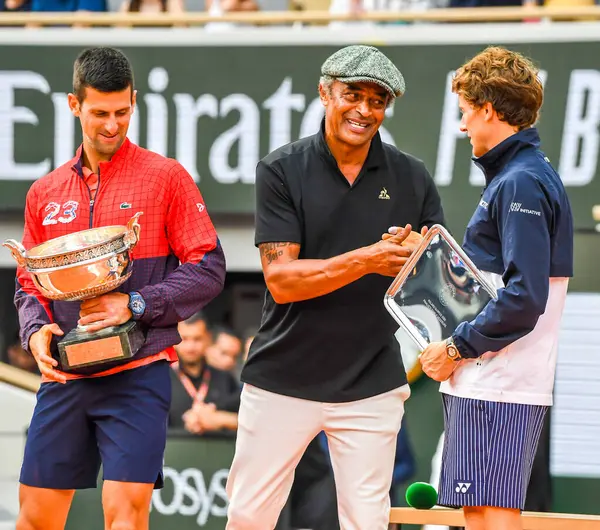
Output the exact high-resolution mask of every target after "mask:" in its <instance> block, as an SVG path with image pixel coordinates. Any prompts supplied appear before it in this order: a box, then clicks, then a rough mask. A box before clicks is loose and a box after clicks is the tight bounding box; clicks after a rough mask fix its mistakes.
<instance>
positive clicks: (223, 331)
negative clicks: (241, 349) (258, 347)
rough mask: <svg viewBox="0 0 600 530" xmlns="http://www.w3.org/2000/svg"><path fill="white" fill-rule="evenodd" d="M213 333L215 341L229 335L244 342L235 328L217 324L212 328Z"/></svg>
mask: <svg viewBox="0 0 600 530" xmlns="http://www.w3.org/2000/svg"><path fill="white" fill-rule="evenodd" d="M211 332H212V336H213V337H214V339H215V340H217V339H218V338H219V335H229V336H230V337H233V338H234V339H237V340H239V341H240V342H243V341H242V338H241V337H240V336H239V335H238V334H237V333H236V332H235V331H234V330H233V328H231V327H229V326H227V325H225V324H216V325H215V326H213V327H212V328H211Z"/></svg>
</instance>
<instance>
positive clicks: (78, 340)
mask: <svg viewBox="0 0 600 530" xmlns="http://www.w3.org/2000/svg"><path fill="white" fill-rule="evenodd" d="M141 215H142V212H138V213H136V214H135V215H134V216H133V217H132V218H131V219H130V220H129V222H128V223H127V225H126V226H103V227H100V228H91V229H89V230H82V231H80V232H74V233H72V234H67V235H65V236H61V237H57V238H54V239H50V240H49V241H46V242H45V243H42V244H40V245H37V246H35V247H33V248H31V249H29V250H26V249H25V248H24V247H23V245H22V244H21V243H19V242H18V241H15V240H14V239H7V240H6V241H5V242H4V243H3V246H5V247H7V248H8V249H9V250H10V251H11V254H12V256H13V258H14V259H15V261H16V262H17V264H18V265H19V266H20V267H22V268H23V269H25V270H26V271H27V272H29V273H30V274H31V278H32V280H33V283H34V284H35V286H36V287H37V289H38V290H39V292H40V293H41V294H42V296H44V297H46V298H47V299H49V300H52V301H54V302H73V301H80V300H87V299H90V298H95V297H97V296H100V295H102V294H106V293H109V292H111V291H113V290H114V289H117V288H118V287H119V286H120V285H121V284H123V283H124V282H125V281H126V280H127V279H128V278H129V277H130V276H131V273H132V272H133V257H132V253H131V252H132V250H133V248H134V247H135V246H136V245H137V243H138V241H139V239H140V224H139V222H138V218H139V217H140V216H141ZM63 331H64V332H65V333H66V335H65V336H64V338H62V339H61V340H59V341H58V352H59V358H60V366H59V367H58V368H59V369H60V370H63V371H67V372H68V371H73V370H80V369H81V368H84V367H95V366H96V365H101V364H106V363H113V362H115V361H119V360H122V359H126V358H128V357H132V356H133V355H135V353H137V351H138V350H139V349H140V347H141V346H142V344H143V342H144V334H143V333H142V331H141V330H140V329H139V326H136V323H135V322H134V321H133V320H130V321H129V322H126V323H125V324H121V325H120V326H111V327H108V328H105V329H102V330H100V331H95V332H88V331H86V329H85V326H77V327H76V328H75V329H72V330H70V331H68V332H67V330H63Z"/></svg>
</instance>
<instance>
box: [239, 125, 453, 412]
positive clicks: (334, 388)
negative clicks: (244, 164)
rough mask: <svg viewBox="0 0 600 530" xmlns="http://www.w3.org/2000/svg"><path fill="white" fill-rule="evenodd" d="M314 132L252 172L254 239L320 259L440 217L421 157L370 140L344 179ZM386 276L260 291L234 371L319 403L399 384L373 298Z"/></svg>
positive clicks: (396, 360) (397, 364) (389, 329)
mask: <svg viewBox="0 0 600 530" xmlns="http://www.w3.org/2000/svg"><path fill="white" fill-rule="evenodd" d="M323 127H324V125H323V124H322V126H321V131H320V132H319V133H318V134H316V135H314V136H310V137H307V138H303V139H301V140H298V141H297V142H293V143H291V144H288V145H286V146H283V147H281V148H279V149H277V150H276V151H274V152H272V153H271V154H269V155H268V156H266V157H265V158H264V159H263V160H261V161H260V162H259V164H258V167H257V170H256V236H255V244H256V245H257V246H258V245H259V244H261V243H269V242H292V243H299V244H300V246H301V247H300V255H299V259H327V258H331V257H333V256H338V255H340V254H343V253H345V252H348V251H350V250H354V249H357V248H360V247H363V246H367V245H371V244H373V243H376V242H377V241H379V240H380V239H381V235H382V234H383V233H385V232H387V229H388V228H389V227H390V226H401V225H402V226H404V225H406V224H407V223H410V224H411V225H412V226H413V229H414V230H419V229H420V228H421V227H422V226H424V225H426V226H430V225H432V224H435V223H443V221H444V218H443V212H442V207H441V204H440V198H439V195H438V192H437V189H436V187H435V185H434V183H433V180H432V178H431V176H430V175H429V173H428V172H427V170H426V168H425V166H424V164H423V162H421V161H420V160H418V159H416V158H414V157H413V156H411V155H408V154H406V153H403V152H401V151H399V150H398V149H396V148H395V147H393V146H391V145H388V144H384V143H382V142H381V138H380V136H379V133H377V135H376V136H375V137H374V138H373V141H372V143H371V148H370V150H369V154H368V156H367V159H366V161H365V164H364V166H363V168H362V170H361V172H360V174H359V176H358V178H357V179H356V181H355V182H354V184H353V185H352V186H351V185H350V184H349V183H348V181H347V180H346V178H345V177H344V175H343V174H342V173H341V171H340V170H339V169H338V166H337V162H336V160H335V159H334V157H333V155H332V154H331V152H330V150H329V147H328V146H327V143H326V141H325V137H324V129H323ZM392 281H393V278H391V277H385V276H381V275H377V274H369V275H366V276H363V277H362V278H361V279H359V280H357V281H355V282H353V283H351V284H349V285H347V286H345V287H343V288H341V289H338V290H337V291H334V292H332V293H330V294H327V295H324V296H319V297H317V298H313V299H311V300H306V301H302V302H293V303H289V304H277V303H275V301H274V300H273V297H272V296H271V294H270V293H269V291H268V290H267V292H266V294H265V301H264V306H263V315H262V323H261V326H260V329H259V331H258V333H257V335H256V338H255V339H254V341H253V343H252V346H251V348H250V352H249V357H248V361H247V362H246V365H245V366H244V369H243V370H242V374H241V378H242V381H244V382H246V383H249V384H251V385H254V386H256V387H259V388H262V389H265V390H268V391H271V392H276V393H278V394H284V395H288V396H293V397H298V398H302V399H308V400H314V401H323V402H329V403H335V402H346V401H354V400H359V399H364V398H367V397H371V396H374V395H377V394H381V393H383V392H387V391H389V390H393V389H394V388H397V387H399V386H401V385H403V384H405V383H406V374H405V371H404V367H403V366H402V359H401V357H400V347H399V344H398V342H397V340H396V339H395V337H394V332H395V331H396V330H397V328H398V326H397V325H396V324H395V322H394V320H393V319H392V317H391V316H390V315H389V313H388V312H387V310H386V309H385V307H384V305H383V297H384V295H385V292H386V291H387V289H388V287H389V286H390V284H391V283H392Z"/></svg>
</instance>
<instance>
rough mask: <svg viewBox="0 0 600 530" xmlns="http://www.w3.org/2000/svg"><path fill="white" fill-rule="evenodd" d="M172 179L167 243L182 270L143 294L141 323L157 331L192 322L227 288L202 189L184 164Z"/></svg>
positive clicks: (178, 268)
mask: <svg viewBox="0 0 600 530" xmlns="http://www.w3.org/2000/svg"><path fill="white" fill-rule="evenodd" d="M168 179H169V192H168V193H167V197H168V199H169V207H168V211H167V227H166V228H167V238H168V240H169V246H170V248H171V249H172V250H173V253H174V254H175V255H176V256H177V258H178V259H179V261H180V263H181V264H180V265H179V267H177V269H175V270H174V271H173V272H172V273H171V274H170V275H169V276H168V277H167V278H165V279H164V280H163V281H162V282H160V283H157V284H154V285H148V286H146V287H143V288H142V289H140V291H139V292H140V294H141V295H142V297H143V298H144V301H145V302H146V311H145V312H144V314H143V316H142V318H141V320H142V321H143V322H146V323H147V324H149V325H151V326H155V327H162V326H171V325H173V324H176V323H177V322H181V321H183V320H185V319H187V318H189V317H190V316H192V315H193V314H194V313H196V312H198V311H199V310H200V309H202V308H203V307H204V306H205V305H206V304H208V303H209V302H210V301H211V300H212V299H213V298H215V297H216V296H217V295H218V294H219V293H220V292H221V291H222V289H223V285H224V282H225V256H224V254H223V249H222V248H221V244H220V242H219V240H218V238H217V233H216V231H215V228H214V226H213V223H212V221H211V219H210V217H209V215H208V211H207V209H206V205H205V204H204V199H203V198H202V194H201V193H200V190H198V186H196V183H195V182H194V180H193V179H192V177H191V175H190V174H189V173H188V172H187V171H186V170H185V169H184V168H183V166H181V165H180V164H177V165H176V166H174V168H173V169H172V170H171V171H170V174H169V176H168Z"/></svg>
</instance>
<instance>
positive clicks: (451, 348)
mask: <svg viewBox="0 0 600 530" xmlns="http://www.w3.org/2000/svg"><path fill="white" fill-rule="evenodd" d="M446 355H447V356H448V359H452V360H453V361H460V360H461V359H462V357H461V356H460V352H459V351H458V348H457V347H456V344H454V341H453V340H452V337H448V338H447V339H446Z"/></svg>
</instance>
